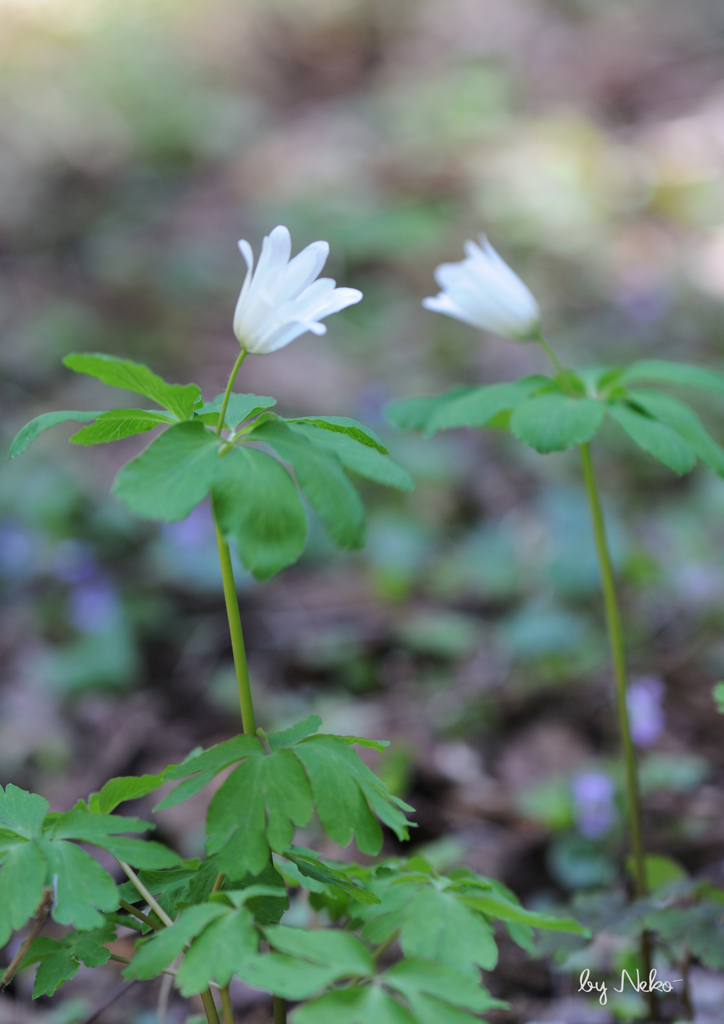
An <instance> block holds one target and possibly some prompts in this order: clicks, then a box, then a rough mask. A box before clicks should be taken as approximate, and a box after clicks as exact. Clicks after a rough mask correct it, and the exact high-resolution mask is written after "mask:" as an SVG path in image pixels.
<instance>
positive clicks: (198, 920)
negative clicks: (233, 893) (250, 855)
mask: <svg viewBox="0 0 724 1024" xmlns="http://www.w3.org/2000/svg"><path fill="white" fill-rule="evenodd" d="M227 914H229V909H228V907H224V906H222V905H221V904H220V903H201V904H199V906H196V907H189V908H188V909H187V910H184V911H183V913H182V914H181V916H180V917H179V919H178V921H176V922H174V924H173V925H171V927H169V928H164V929H162V930H161V931H159V932H155V933H154V934H153V935H152V936H151V938H150V939H139V941H138V942H137V943H136V953H135V955H134V957H133V960H132V961H131V963H130V964H129V965H128V967H127V968H126V969H125V970H124V972H123V976H124V978H126V980H127V981H130V980H131V978H140V979H141V980H143V979H148V978H155V977H156V975H157V974H160V973H161V971H163V970H164V969H165V968H166V967H168V965H169V964H170V963H171V961H172V960H173V959H174V958H175V957H177V956H178V954H179V953H180V952H181V950H182V949H183V948H184V946H185V945H186V943H187V942H190V940H191V939H192V938H194V936H196V935H200V934H201V932H202V931H203V930H204V928H206V926H207V925H209V924H211V922H212V921H215V920H216V919H217V918H220V917H226V916H227Z"/></svg>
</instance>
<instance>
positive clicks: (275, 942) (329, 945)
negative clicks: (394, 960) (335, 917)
mask: <svg viewBox="0 0 724 1024" xmlns="http://www.w3.org/2000/svg"><path fill="white" fill-rule="evenodd" d="M264 934H265V935H266V937H267V939H268V940H269V942H270V944H271V945H272V947H273V948H274V949H275V950H277V951H278V952H280V953H286V954H288V955H289V956H295V957H299V958H301V959H305V960H311V962H312V963H314V964H320V965H321V966H323V967H333V968H334V969H335V971H337V972H338V974H337V977H338V978H343V977H349V976H359V977H363V978H364V977H368V976H371V975H373V974H374V973H375V963H374V960H373V959H372V956H371V954H370V951H369V950H368V949H367V947H366V946H365V944H364V943H363V942H361V941H360V939H358V938H357V937H356V936H355V935H351V934H350V933H349V932H343V931H338V930H335V929H331V928H316V929H314V930H313V931H307V930H306V929H304V928H290V927H288V926H287V925H283V924H278V925H273V926H271V927H269V928H265V929H264Z"/></svg>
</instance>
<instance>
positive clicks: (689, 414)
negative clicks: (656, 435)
mask: <svg viewBox="0 0 724 1024" xmlns="http://www.w3.org/2000/svg"><path fill="white" fill-rule="evenodd" d="M629 397H630V399H631V400H632V401H633V402H635V403H636V405H638V406H640V407H641V408H642V409H643V410H644V412H647V413H648V414H649V415H650V416H654V417H655V418H656V419H657V420H660V422H662V423H665V424H666V425H667V426H669V427H671V428H672V429H673V430H675V431H676V432H677V433H678V434H681V436H682V437H683V438H684V440H685V441H686V443H687V444H688V445H689V446H690V447H691V450H692V451H693V452H694V454H695V455H696V456H697V457H698V458H700V459H701V461H702V462H704V463H706V465H707V466H709V468H710V469H713V470H714V472H715V473H718V474H719V475H720V476H724V448H722V446H721V445H719V444H717V442H716V441H715V440H714V438H713V437H712V436H711V434H710V433H709V432H708V430H707V429H706V427H705V426H704V424H703V423H702V422H701V420H700V419H699V417H698V416H697V415H696V413H695V412H694V410H693V409H690V408H689V406H688V405H685V404H684V402H680V401H679V400H678V399H677V398H672V396H671V395H664V394H662V393H661V392H660V391H649V390H644V389H643V388H637V389H632V390H631V391H629Z"/></svg>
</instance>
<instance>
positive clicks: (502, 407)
mask: <svg viewBox="0 0 724 1024" xmlns="http://www.w3.org/2000/svg"><path fill="white" fill-rule="evenodd" d="M546 382H548V378H547V377H526V378H524V379H523V380H517V381H512V382H510V383H505V384H489V385H486V386H485V387H481V388H472V389H469V390H467V392H466V393H464V394H462V395H459V396H457V397H455V398H453V399H452V400H450V399H448V400H447V401H445V402H444V403H442V404H441V405H440V406H439V408H438V409H437V410H436V411H435V412H434V413H433V414H432V416H430V419H429V421H428V423H427V430H426V433H427V434H428V435H430V434H434V433H435V431H437V430H451V429H454V428H455V427H484V426H487V425H488V424H489V423H490V422H491V420H494V419H495V418H496V417H497V416H499V415H500V414H501V413H503V412H508V411H511V410H513V409H515V408H517V406H518V405H519V404H520V403H521V402H522V401H523V400H524V399H525V398H527V397H528V396H529V395H530V394H531V392H533V391H534V390H535V389H536V388H538V387H540V386H541V384H543V383H546Z"/></svg>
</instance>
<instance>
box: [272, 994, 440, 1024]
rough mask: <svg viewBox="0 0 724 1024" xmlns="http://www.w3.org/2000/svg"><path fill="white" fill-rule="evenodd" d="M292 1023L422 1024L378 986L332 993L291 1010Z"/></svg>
mask: <svg viewBox="0 0 724 1024" xmlns="http://www.w3.org/2000/svg"><path fill="white" fill-rule="evenodd" d="M291 1020H292V1022H293V1024H420V1022H419V1021H418V1020H417V1019H416V1018H415V1017H414V1016H413V1015H412V1014H411V1013H410V1011H409V1010H408V1009H407V1008H406V1007H404V1006H402V1004H401V1003H398V1002H397V1000H396V999H393V998H392V996H389V995H387V993H386V992H383V990H382V989H381V988H380V987H379V986H377V985H368V986H365V987H364V988H362V987H360V986H357V985H355V986H353V987H352V988H346V989H340V990H338V991H336V992H329V993H327V994H326V995H323V996H321V997H320V998H319V999H315V1000H314V1001H313V1002H311V1003H305V1004H304V1006H297V1007H295V1009H294V1010H293V1011H292V1014H291Z"/></svg>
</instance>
